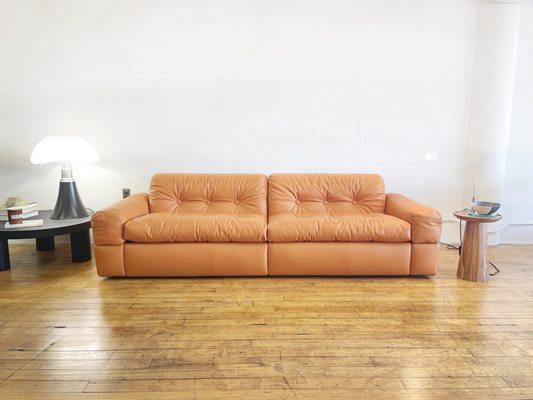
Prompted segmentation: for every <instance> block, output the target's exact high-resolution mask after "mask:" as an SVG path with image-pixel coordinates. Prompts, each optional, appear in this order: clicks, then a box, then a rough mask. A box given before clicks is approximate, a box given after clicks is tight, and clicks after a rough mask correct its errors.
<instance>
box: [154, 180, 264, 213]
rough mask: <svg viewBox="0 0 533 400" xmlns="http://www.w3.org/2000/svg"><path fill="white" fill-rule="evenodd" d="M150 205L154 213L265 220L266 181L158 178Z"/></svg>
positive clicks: (155, 181)
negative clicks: (255, 216) (231, 215)
mask: <svg viewBox="0 0 533 400" xmlns="http://www.w3.org/2000/svg"><path fill="white" fill-rule="evenodd" d="M149 205H150V212H151V213H160V212H169V213H182V214H233V215H239V214H258V215H263V216H265V217H266V212H267V178H266V176H265V175H260V174H156V175H154V176H153V178H152V183H151V186H150V195H149Z"/></svg>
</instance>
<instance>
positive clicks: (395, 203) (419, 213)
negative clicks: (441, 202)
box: [385, 193, 442, 243]
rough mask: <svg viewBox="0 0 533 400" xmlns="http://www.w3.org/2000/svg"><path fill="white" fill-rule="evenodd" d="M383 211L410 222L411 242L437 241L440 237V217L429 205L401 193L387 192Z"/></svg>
mask: <svg viewBox="0 0 533 400" xmlns="http://www.w3.org/2000/svg"><path fill="white" fill-rule="evenodd" d="M385 213H386V214H388V215H392V216H394V217H397V218H400V219H403V220H404V221H407V222H409V223H410V224H411V242H413V243H437V242H438V241H439V239H440V232H441V226H442V217H441V215H440V213H439V212H438V211H437V210H435V209H434V208H431V207H429V206H425V205H423V204H419V203H417V202H416V201H413V200H411V199H409V198H407V197H405V196H403V195H401V194H398V193H389V194H387V203H386V207H385Z"/></svg>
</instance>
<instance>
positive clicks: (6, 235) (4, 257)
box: [0, 210, 92, 271]
mask: <svg viewBox="0 0 533 400" xmlns="http://www.w3.org/2000/svg"><path fill="white" fill-rule="evenodd" d="M50 215H52V210H39V215H37V216H35V217H31V218H29V219H30V220H31V219H42V220H43V225H42V226H35V227H26V228H14V229H6V228H4V225H5V222H0V271H5V270H8V269H9V268H10V266H11V265H10V261H9V247H8V244H7V241H8V239H30V238H34V239H35V244H36V246H37V250H38V251H47V250H52V249H54V247H55V245H54V236H59V235H67V234H70V249H71V251H72V262H84V261H89V260H90V259H91V242H90V235H89V231H90V229H91V216H92V214H91V215H89V216H88V217H86V218H78V219H50Z"/></svg>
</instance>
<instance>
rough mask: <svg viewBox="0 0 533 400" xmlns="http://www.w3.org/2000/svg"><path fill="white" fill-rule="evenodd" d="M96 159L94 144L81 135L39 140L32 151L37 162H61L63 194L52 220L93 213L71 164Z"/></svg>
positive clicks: (60, 183) (60, 196)
mask: <svg viewBox="0 0 533 400" xmlns="http://www.w3.org/2000/svg"><path fill="white" fill-rule="evenodd" d="M96 161H98V154H97V153H96V150H95V149H94V147H93V146H92V145H91V144H90V143H89V142H88V141H87V140H85V139H83V138H81V137H79V136H75V137H70V136H47V137H45V138H44V139H42V140H41V141H40V142H39V143H37V145H36V146H35V148H34V149H33V151H32V153H31V162H32V163H33V164H47V163H51V162H60V163H61V180H60V181H59V193H58V195H57V201H56V205H55V207H54V211H53V212H52V215H51V216H50V218H51V219H76V218H85V217H88V216H89V215H90V214H89V213H88V212H87V209H86V208H85V206H84V205H83V202H82V201H81V197H80V195H79V193H78V189H77V188H76V182H75V181H74V177H73V175H72V165H71V163H80V164H88V163H94V162H96Z"/></svg>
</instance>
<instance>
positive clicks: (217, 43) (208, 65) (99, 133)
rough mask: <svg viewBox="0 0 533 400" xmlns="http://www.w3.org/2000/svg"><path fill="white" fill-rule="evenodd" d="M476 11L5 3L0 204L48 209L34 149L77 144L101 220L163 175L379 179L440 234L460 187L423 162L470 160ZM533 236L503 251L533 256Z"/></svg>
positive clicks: (308, 2) (529, 61) (513, 202)
mask: <svg viewBox="0 0 533 400" xmlns="http://www.w3.org/2000/svg"><path fill="white" fill-rule="evenodd" d="M525 7H526V8H527V12H525V13H524V18H523V19H524V21H523V23H522V26H523V27H524V28H523V30H522V32H521V44H520V48H519V66H518V71H517V79H518V80H520V81H521V84H524V86H525V87H524V88H523V89H521V90H517V91H516V96H515V97H516V99H515V103H516V108H517V112H516V115H515V114H514V113H513V119H512V132H511V143H510V146H509V157H508V176H509V179H507V182H508V184H507V186H506V188H505V194H506V203H507V207H506V208H505V210H506V213H507V214H508V215H509V219H510V220H512V221H517V222H523V221H526V219H528V218H529V220H531V218H530V217H528V215H527V214H526V213H525V212H523V211H522V210H521V204H522V203H521V202H520V201H519V199H520V200H529V201H530V204H531V202H532V200H533V188H532V186H533V185H532V184H531V182H530V179H529V172H528V173H525V172H524V164H525V163H528V165H529V166H531V163H530V159H531V156H530V154H531V150H533V142H532V139H531V136H532V132H531V126H532V122H533V114H532V113H531V104H532V101H531V100H532V99H531V93H532V92H533V81H532V77H531V76H532V74H531V67H532V65H533V52H532V47H531V46H532V39H531V38H532V37H533V30H532V28H531V26H533V12H532V6H531V5H526V6H525ZM477 11H478V3H477V2H475V1H469V0H432V1H427V0H395V1H391V0H364V1H363V0H360V1H354V0H328V1H324V0H321V1H318V0H305V1H304V0H300V1H296V0H294V1H281V0H268V1H267V0H263V1H258V0H256V1H254V0H252V1H250V0H224V1H222V0H220V1H208V0H187V1H161V0H157V1H155V0H151V1H148V0H144V1H140V0H128V1H126V0H123V1H108V0H91V1H85V0H33V1H30V0H0V143H1V147H0V169H1V175H0V199H4V198H5V197H7V196H9V195H19V196H23V197H24V198H26V199H28V200H36V201H38V202H39V203H41V205H42V206H43V207H47V208H51V207H53V205H54V202H55V197H56V194H57V186H58V179H59V167H58V166H53V165H43V166H36V165H31V164H30V162H29V156H30V153H31V150H32V148H33V146H34V145H35V144H36V143H37V142H38V141H39V140H40V139H41V138H43V137H44V136H47V135H80V136H83V137H85V138H87V139H88V140H89V141H91V142H92V143H93V145H94V146H95V147H96V149H97V151H98V152H99V154H100V158H101V161H100V162H99V163H98V164H95V165H92V166H80V167H79V168H77V169H76V170H75V174H76V175H77V181H78V186H79V189H80V192H81V194H82V197H83V198H84V201H85V203H86V205H87V206H89V207H92V208H95V209H98V208H101V207H104V206H105V205H108V204H110V203H111V202H114V201H116V200H118V199H119V198H120V194H121V188H123V187H129V188H131V189H132V191H133V192H137V191H146V190H147V188H148V185H149V180H150V177H151V175H152V174H153V173H155V172H161V171H173V172H262V173H266V174H269V173H272V172H378V173H381V174H382V175H383V176H384V177H385V180H386V182H387V185H388V190H389V191H398V192H402V193H405V194H407V195H409V196H411V197H413V198H415V199H417V200H419V201H421V202H425V203H428V204H431V205H433V206H435V207H437V208H438V209H440V210H441V212H442V213H443V215H444V218H445V219H448V218H451V217H450V215H451V211H452V210H454V209H457V208H461V207H463V206H464V204H463V199H464V196H463V191H464V190H465V189H466V190H469V188H463V182H464V171H463V169H462V168H461V166H460V165H458V164H456V163H455V162H454V161H453V160H451V159H449V160H446V159H443V160H441V161H438V162H433V163H428V162H426V161H424V154H425V153H426V152H427V151H433V150H444V151H451V152H456V153H459V154H464V151H465V146H466V135H467V130H468V123H469V103H470V91H471V87H472V73H473V62H474V60H473V54H474V50H475V46H476V22H477V15H478V13H477ZM526 19H528V21H529V26H528V27H526V25H528V22H527V21H526ZM522 37H525V39H522ZM522 42H523V43H522ZM517 86H519V85H517ZM528 107H529V108H528ZM528 158H529V159H528ZM528 179H529V180H528ZM524 180H526V181H527V182H526V183H525V182H524ZM525 186H527V188H526V187H525ZM456 228H457V226H456V224H454V223H449V224H446V227H445V234H444V237H443V240H446V241H454V240H456V239H457V232H456V230H457V229H456ZM528 229H529V227H528V226H525V225H524V226H513V227H508V228H505V234H504V235H502V236H501V238H503V239H504V240H506V241H508V242H511V241H532V242H533V238H532V237H531V235H529V233H528V232H529V231H528Z"/></svg>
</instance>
